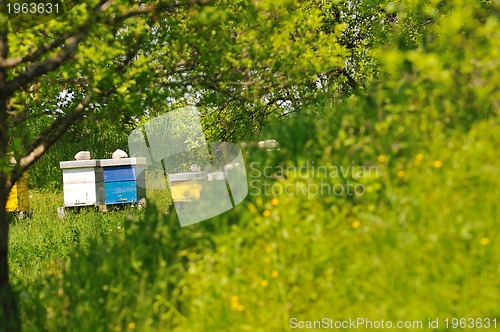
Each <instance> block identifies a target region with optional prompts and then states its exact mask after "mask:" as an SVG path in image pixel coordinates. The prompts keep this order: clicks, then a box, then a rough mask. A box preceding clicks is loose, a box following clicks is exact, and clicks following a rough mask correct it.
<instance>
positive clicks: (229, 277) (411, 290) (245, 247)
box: [10, 121, 500, 331]
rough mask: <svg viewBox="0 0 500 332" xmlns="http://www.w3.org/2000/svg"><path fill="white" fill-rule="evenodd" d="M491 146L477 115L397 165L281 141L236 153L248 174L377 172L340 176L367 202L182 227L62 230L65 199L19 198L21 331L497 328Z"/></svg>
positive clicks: (289, 202) (270, 205)
mask: <svg viewBox="0 0 500 332" xmlns="http://www.w3.org/2000/svg"><path fill="white" fill-rule="evenodd" d="M327 134H329V135H331V134H332V133H331V131H330V130H325V132H323V133H322V132H321V131H320V132H316V133H315V134H314V135H317V136H320V137H321V135H327ZM302 139H304V141H306V143H305V145H307V144H308V143H307V142H308V141H309V139H308V138H302ZM360 142H364V141H363V139H362V138H360ZM356 144H357V143H356ZM360 144H365V143H360ZM373 144H374V145H376V144H377V143H373ZM380 144H383V142H381V143H380ZM499 144H500V135H499V131H498V128H497V125H496V124H495V123H494V122H487V121H483V122H478V123H476V125H474V126H473V128H472V130H470V131H468V132H466V133H463V134H461V133H457V134H456V135H455V136H452V137H451V136H449V137H442V138H440V139H436V140H433V141H432V142H429V144H427V145H424V146H415V147H414V148H413V149H411V150H409V151H410V152H408V153H405V154H403V155H401V154H398V153H391V152H390V153H381V152H379V151H376V149H374V150H367V151H368V152H366V153H365V154H364V155H362V156H358V157H356V156H355V155H353V154H352V153H351V154H349V153H348V152H349V151H352V150H351V146H350V145H349V146H347V147H346V148H340V149H338V150H336V154H344V155H343V156H340V159H338V160H332V157H331V156H325V153H324V151H325V147H324V146H321V147H317V148H316V150H314V149H305V150H304V151H305V152H300V150H298V147H297V146H294V147H293V152H292V153H293V154H294V155H295V156H296V158H295V160H294V161H293V162H291V161H290V160H289V159H288V154H289V153H290V151H288V150H287V146H286V143H285V144H283V143H282V146H281V149H280V150H279V151H274V152H273V151H249V152H248V153H247V162H248V161H250V160H252V161H255V160H260V161H262V162H263V164H261V167H262V166H263V165H264V163H267V164H273V163H275V164H283V163H288V164H289V165H295V166H297V167H298V166H301V165H304V164H305V163H306V162H307V160H309V161H310V160H316V162H317V163H318V164H320V163H323V164H325V165H331V164H335V163H339V162H342V161H341V160H343V161H348V159H349V158H351V159H356V160H364V161H365V162H366V163H367V164H370V165H372V164H376V165H377V167H378V170H379V172H377V173H378V176H373V174H372V175H370V176H366V177H363V178H357V179H356V178H355V177H351V178H350V180H351V181H358V182H359V183H363V184H364V185H365V188H366V193H365V194H364V195H358V196H356V195H354V196H347V195H342V196H332V195H312V196H311V195H309V196H308V195H304V194H300V192H299V194H296V195H285V194H282V195H270V196H265V195H250V196H249V197H247V199H246V200H245V201H244V202H243V203H242V204H240V205H239V206H237V207H236V208H235V209H234V210H231V211H229V212H227V213H225V214H223V215H221V216H218V217H216V218H213V219H211V220H209V221H205V222H202V223H199V224H195V225H192V226H189V227H184V228H180V227H179V224H178V221H177V219H176V216H175V211H172V212H171V213H170V214H169V215H165V214H164V213H163V212H161V211H160V210H164V208H162V209H160V210H158V209H157V207H156V206H154V205H150V206H149V207H148V208H147V209H146V211H139V210H137V209H125V210H122V211H112V212H108V213H98V212H95V211H87V212H83V213H80V214H69V215H67V216H66V217H65V218H64V219H62V220H61V219H59V218H58V217H57V213H56V208H57V206H60V205H62V201H61V200H62V193H61V192H44V191H36V190H32V191H31V194H32V195H33V197H32V209H33V218H32V219H24V220H17V221H15V222H14V223H13V224H12V235H11V238H10V241H11V247H10V248H11V251H10V262H11V271H12V276H13V283H14V285H15V288H16V289H17V290H18V291H19V298H20V303H21V311H22V315H23V317H22V318H23V322H24V327H25V330H27V331H35V330H50V331H52V330H59V329H64V330H67V329H70V330H82V329H83V330H89V331H90V330H96V331H124V330H138V331H159V330H178V331H202V330H203V331H222V330H241V331H244V330H252V331H270V330H272V331H279V330H287V329H289V328H290V324H291V323H290V322H291V319H297V320H301V321H306V320H320V319H322V318H323V317H327V318H329V319H333V320H348V319H349V318H352V319H355V318H359V317H363V318H367V319H370V320H372V321H376V320H381V319H384V320H385V321H388V320H390V321H392V322H396V321H399V320H411V321H419V322H423V323H424V324H427V322H428V319H429V318H431V319H435V318H440V321H441V326H440V327H439V328H438V330H442V331H444V330H446V328H445V326H444V325H443V324H444V323H443V322H444V319H445V318H454V317H457V318H462V317H464V318H470V317H473V318H481V317H483V318H487V317H488V318H491V319H493V318H495V317H496V318H497V320H498V317H500V305H499V303H500V301H499V299H500V294H499V289H500V287H499V279H498V262H499V261H500V260H499V259H500V257H499V255H500V250H499V240H498V230H497V228H498V227H496V221H497V217H498V215H499V213H498V207H497V204H496V199H497V196H498V195H497V194H495V193H498V188H499V185H500V183H499V182H500V180H499V176H498V172H499V170H498V165H496V160H498V158H497V157H498V156H497V154H496V152H495V147H496V146H498V145H499ZM326 149H328V147H326ZM311 150H312V151H311ZM361 150H363V149H361ZM298 151H299V152H298ZM356 151H357V150H356ZM334 154H335V153H334ZM297 156H298V157H297ZM314 158H316V159H314ZM329 163H330V164H329ZM260 180H263V179H260ZM264 180H265V179H264ZM267 180H269V179H267ZM296 180H300V181H299V182H296ZM321 180H322V179H321V178H319V177H317V176H313V175H312V174H310V173H309V174H307V175H304V174H302V175H300V176H299V178H298V179H297V178H294V177H293V176H289V177H288V179H274V178H273V179H272V180H269V181H273V184H274V185H276V186H282V187H284V186H286V185H288V184H289V185H291V186H297V185H300V183H303V182H305V183H318V182H319V181H321ZM323 180H325V179H323ZM327 180H328V181H333V182H332V183H334V182H335V181H336V182H338V181H340V182H342V181H343V180H339V179H333V180H332V179H327ZM344 180H345V179H344ZM298 183H299V184H298ZM154 195H155V197H158V196H157V195H158V193H154ZM163 205H164V204H163V203H160V206H163ZM409 330H411V329H409ZM414 330H418V329H417V328H415V329H414Z"/></svg>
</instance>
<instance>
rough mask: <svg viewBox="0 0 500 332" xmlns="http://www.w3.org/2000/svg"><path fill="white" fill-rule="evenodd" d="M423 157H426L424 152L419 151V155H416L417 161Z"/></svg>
mask: <svg viewBox="0 0 500 332" xmlns="http://www.w3.org/2000/svg"><path fill="white" fill-rule="evenodd" d="M422 159H424V154H423V153H417V155H416V156H415V160H416V161H421V160H422Z"/></svg>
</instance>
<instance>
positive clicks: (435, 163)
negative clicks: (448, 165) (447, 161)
mask: <svg viewBox="0 0 500 332" xmlns="http://www.w3.org/2000/svg"><path fill="white" fill-rule="evenodd" d="M433 165H434V167H435V168H441V166H443V162H442V161H441V160H436V161H435V162H434V163H433Z"/></svg>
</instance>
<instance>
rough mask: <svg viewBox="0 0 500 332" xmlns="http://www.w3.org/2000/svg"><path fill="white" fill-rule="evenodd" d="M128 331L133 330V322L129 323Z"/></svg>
mask: <svg viewBox="0 0 500 332" xmlns="http://www.w3.org/2000/svg"><path fill="white" fill-rule="evenodd" d="M128 329H129V330H133V329H135V323H134V322H130V323H128Z"/></svg>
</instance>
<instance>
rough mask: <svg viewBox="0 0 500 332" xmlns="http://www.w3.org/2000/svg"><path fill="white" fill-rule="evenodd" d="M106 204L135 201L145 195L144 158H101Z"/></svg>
mask: <svg viewBox="0 0 500 332" xmlns="http://www.w3.org/2000/svg"><path fill="white" fill-rule="evenodd" d="M99 165H100V166H101V167H102V170H103V175H104V201H105V204H106V205H115V204H127V203H137V202H139V200H140V199H141V198H145V197H146V185H145V174H144V170H145V165H146V159H145V158H120V159H101V160H99Z"/></svg>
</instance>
